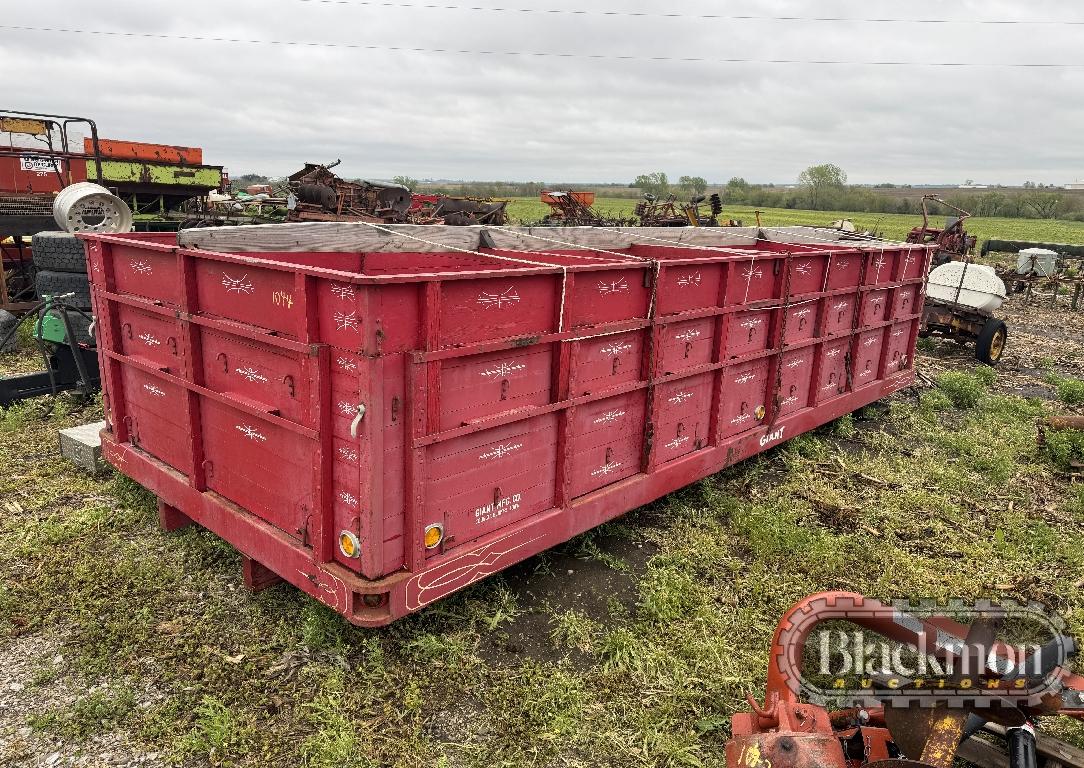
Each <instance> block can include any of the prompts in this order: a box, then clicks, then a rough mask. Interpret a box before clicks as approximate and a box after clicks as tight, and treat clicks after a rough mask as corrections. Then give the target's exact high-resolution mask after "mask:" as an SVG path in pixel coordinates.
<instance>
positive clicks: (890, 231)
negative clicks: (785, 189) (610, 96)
mask: <svg viewBox="0 0 1084 768" xmlns="http://www.w3.org/2000/svg"><path fill="white" fill-rule="evenodd" d="M635 207H636V201H635V200H622V199H618V198H608V199H606V198H603V199H599V200H598V201H597V203H596V205H595V208H596V209H597V210H598V211H600V212H601V213H603V214H605V215H607V216H622V217H631V216H632V215H633V209H634V208H635ZM508 212H509V215H510V216H511V217H512V218H513V219H514V220H515V221H517V222H522V221H538V220H539V219H541V218H542V217H543V216H545V215H546V214H547V213H548V212H549V207H548V206H547V205H545V204H544V203H542V202H540V201H538V200H535V199H532V198H517V199H515V200H513V201H512V204H511V205H510V206H509V207H508ZM723 216H724V217H725V218H730V219H737V220H739V221H741V222H742V223H744V224H746V225H748V226H752V225H753V224H755V223H756V210H755V209H753V208H736V207H731V206H726V207H724V209H723ZM760 218H761V222H762V223H763V225H764V226H766V227H781V226H787V225H791V224H801V225H806V226H810V225H812V226H826V225H829V224H831V223H832V222H833V221H836V220H838V219H850V220H851V221H853V222H854V223H855V225H856V226H857V227H858V228H859V229H860V230H870V231H873V232H878V233H880V234H882V235H884V236H885V237H888V238H891V239H893V240H902V239H904V238H905V237H906V236H907V233H908V232H910V231H911V229H912V228H914V227H916V226H918V225H919V224H921V223H922V217H921V216H911V215H904V214H895V213H852V212H847V211H800V210H787V209H785V208H765V209H762V210H761V217H760ZM942 221H943V217H941V216H938V217H935V218H933V219H932V223H933V224H934V225H937V224H938V223H939V222H942ZM967 229H968V232H970V233H971V234H973V235H975V236H977V237H978V238H979V244H980V246H981V244H982V242H983V241H985V240H990V239H998V240H1034V241H1041V242H1053V243H1069V244H1072V245H1081V244H1084V222H1080V221H1049V220H1043V219H984V218H978V217H976V218H973V219H970V220H968V223H967Z"/></svg>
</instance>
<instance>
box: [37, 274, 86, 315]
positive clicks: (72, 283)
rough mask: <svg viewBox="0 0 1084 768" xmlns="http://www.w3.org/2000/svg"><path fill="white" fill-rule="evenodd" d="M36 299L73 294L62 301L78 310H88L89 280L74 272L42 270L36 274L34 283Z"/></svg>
mask: <svg viewBox="0 0 1084 768" xmlns="http://www.w3.org/2000/svg"><path fill="white" fill-rule="evenodd" d="M36 287H37V290H38V297H39V298H43V297H45V296H46V295H48V296H64V295H66V294H69V293H71V294H75V295H74V296H71V297H69V298H66V299H63V301H64V302H65V303H66V304H70V305H71V306H73V307H78V308H79V309H90V280H89V279H88V278H87V276H86V275H81V274H78V273H76V272H52V271H49V270H44V271H41V272H38V278H37V282H36Z"/></svg>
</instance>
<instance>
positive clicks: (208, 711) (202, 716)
mask: <svg viewBox="0 0 1084 768" xmlns="http://www.w3.org/2000/svg"><path fill="white" fill-rule="evenodd" d="M252 737H253V724H252V723H249V722H246V721H245V719H244V718H243V717H241V716H239V715H238V714H237V713H236V712H235V711H234V710H233V709H231V708H230V707H229V706H227V705H226V704H225V703H224V702H223V701H222V700H221V699H219V698H216V697H214V696H205V697H204V698H203V700H202V701H201V702H200V703H199V705H198V706H197V707H196V710H195V724H194V725H193V727H192V729H191V730H190V731H189V732H188V733H187V734H185V735H184V737H183V738H181V740H180V741H179V743H178V748H179V751H180V752H181V754H183V755H186V756H193V757H195V756H199V757H205V758H207V759H208V760H210V762H211V764H212V765H214V764H218V763H221V761H222V760H223V758H225V757H233V758H236V757H239V756H242V755H244V754H247V752H248V750H249V746H250V742H251V739H252Z"/></svg>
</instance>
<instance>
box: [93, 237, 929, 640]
mask: <svg viewBox="0 0 1084 768" xmlns="http://www.w3.org/2000/svg"><path fill="white" fill-rule="evenodd" d="M299 226H303V227H313V226H316V227H325V226H330V227H337V229H336V230H335V231H336V232H343V231H349V230H343V229H342V227H343V225H299ZM349 226H354V227H357V228H358V229H357V230H356V231H358V232H368V234H371V233H372V230H371V229H369V228H368V227H367V225H363V224H358V225H349ZM246 229H247V228H246ZM373 229H375V230H378V231H379V232H380V233H382V234H381V237H382V238H384V240H385V241H387V242H384V243H383V245H382V246H381V248H380V249H379V250H377V249H376V248H373V249H372V250H363V249H359V250H356V251H354V250H351V249H350V247H349V246H347V247H342V248H338V247H337V248H335V249H334V250H335V251H337V252H330V251H331V250H332V249H330V248H327V249H326V250H323V249H325V248H326V246H323V245H321V246H319V247H316V246H315V243H316V242H317V240H316V239H315V238H314V239H313V241H312V243H313V247H311V249H310V247H309V246H308V245H307V244H306V243H308V241H307V240H301V239H297V240H295V241H293V242H294V245H292V246H291V245H288V246H286V247H288V248H291V250H277V249H276V250H271V248H270V247H268V250H267V251H260V250H258V249H259V248H260V247H261V246H259V245H256V246H251V245H249V246H246V247H244V248H243V250H248V251H252V250H254V248H255V249H256V252H248V253H224V252H216V251H215V250H209V249H208V248H209V246H207V245H203V246H202V248H201V249H187V248H181V247H178V246H176V245H175V244H173V243H171V242H165V241H163V239H162V237H161V236H157V237H154V238H150V237H146V236H141V235H125V236H88V237H86V238H85V239H86V240H87V241H88V242H87V244H88V252H89V258H90V265H91V270H90V273H91V278H92V281H93V286H94V301H95V309H96V314H97V318H98V324H97V328H98V334H99V350H100V355H101V363H102V372H103V388H104V391H105V403H106V408H107V419H108V428H107V430H106V431H105V432H103V448H104V453H105V456H106V458H107V460H108V461H109V462H111V463H112V464H113V465H114V466H116V467H117V468H118V469H119V470H120V471H121V472H123V473H125V474H127V475H129V476H130V477H132V478H134V479H135V480H136V481H138V482H139V483H141V484H143V485H144V486H146V487H147V488H149V489H151V490H152V491H153V492H154V493H156V494H157V495H158V496H159V498H160V499H161V500H162V510H163V522H164V524H166V525H167V527H176V526H178V525H181V524H186V523H188V522H189V521H194V522H196V523H198V524H200V525H203V526H205V527H206V528H209V529H210V530H212V531H214V532H215V533H216V534H218V535H219V536H221V537H222V538H224V539H225V540H227V541H229V542H230V543H231V544H232V545H233V546H235V547H236V548H237V549H238V550H239V551H240V552H241V554H242V555H243V556H244V557H245V558H246V560H245V563H246V575H247V576H249V577H250V581H251V580H253V579H257V577H258V576H259V575H260V574H263V575H265V576H266V575H268V570H269V571H270V572H273V573H274V574H277V575H278V576H280V577H282V578H283V579H286V580H287V581H289V582H291V583H293V584H295V585H296V586H298V587H299V588H301V589H303V590H305V591H306V592H308V593H309V594H310V595H312V596H313V597H315V598H317V599H318V600H321V601H322V602H324V603H326V604H327V605H329V606H331V607H332V608H334V609H335V610H337V611H339V612H340V613H342V614H343V615H344V616H345V617H347V618H348V619H349V620H350V621H352V622H354V623H355V624H359V625H372V626H376V625H382V624H387V623H389V622H391V621H393V620H395V619H397V618H399V617H402V616H404V615H406V614H408V613H410V612H413V611H416V610H419V609H421V608H423V607H425V606H427V605H429V604H431V603H433V602H434V601H436V600H439V599H440V598H442V597H445V596H447V595H448V594H450V593H452V592H454V591H456V590H459V589H462V588H463V587H466V586H468V585H470V584H472V583H474V582H477V581H479V580H480V579H483V578H485V577H487V576H489V575H491V574H494V573H496V572H498V571H500V570H501V569H503V568H506V567H508V566H510V565H512V564H514V563H516V562H519V561H521V560H523V559H525V558H527V557H530V556H532V555H534V554H536V553H538V552H541V551H543V550H545V549H547V548H549V547H551V546H554V545H555V544H558V543H560V542H563V541H565V540H567V539H569V538H570V537H572V536H575V535H577V534H579V533H581V532H583V531H586V530H589V529H590V528H592V527H594V526H597V525H599V524H601V523H603V522H605V521H607V520H610V519H613V518H614V517H617V516H619V515H622V514H624V513H626V512H628V511H629V510H631V509H634V508H635V507H637V506H639V505H642V504H645V503H647V502H650V501H652V500H653V499H656V498H659V497H660V496H663V495H665V494H667V493H669V492H671V491H674V490H676V489H678V488H681V487H682V486H684V485H687V484H689V483H692V482H694V481H696V480H698V479H700V478H703V477H705V476H707V475H710V474H712V473H714V472H717V471H719V470H720V469H722V468H724V467H726V466H729V465H731V464H734V463H736V462H738V461H741V460H742V459H745V458H747V457H749V456H752V455H754V454H756V453H758V452H761V451H763V450H765V449H767V448H770V447H772V446H775V445H777V444H779V443H780V442H782V441H784V440H786V439H788V438H791V437H793V436H795V435H797V434H799V433H801V432H804V431H807V430H809V429H812V428H814V427H817V426H819V425H821V424H824V423H826V422H828V421H831V420H833V419H835V418H838V417H839V416H842V415H844V414H846V413H849V412H851V411H853V410H856V409H857V408H860V407H862V406H864V405H866V404H868V403H871V402H874V401H876V400H878V399H880V398H883V397H885V396H886V395H888V394H891V393H892V392H895V391H897V390H899V389H901V388H903V387H906V386H909V385H910V384H911V383H912V380H913V375H914V374H913V370H912V362H913V351H914V345H915V341H916V337H917V332H918V326H919V318H920V316H921V312H922V304H923V298H924V279H925V276H926V274H927V270H928V262H929V258H930V252H931V249H930V248H928V247H924V246H908V245H902V244H888V243H875V244H854V243H824V244H821V243H816V242H811V241H815V240H817V239H819V238H821V237H825V235H823V234H818V233H813V232H807V233H804V234H802V233H801V232H799V231H795V232H793V233H790V234H786V235H780V237H784V236H786V237H789V238H790V239H792V240H795V241H796V242H795V243H793V244H791V243H785V242H775V241H769V240H765V239H757V236H756V234H755V230H741V231H742V232H753V233H754V234H747V235H745V236H744V237H745V238H746V241H745V242H744V243H743V244H741V245H734V244H733V242H734V238H735V237H739V242H742V241H741V240H740V237H741V235H735V234H732V233H731V234H726V235H723V234H722V233H723V232H724V230H720V234H719V235H718V240H719V242H720V245H718V246H713V245H710V244H708V245H705V244H704V243H710V242H711V241H712V240H711V237H712V236H711V235H710V234H704V233H701V234H700V235H699V237H700V244H698V245H678V244H672V243H671V241H669V240H667V239H665V238H673V237H675V235H674V234H673V232H674V231H673V230H665V231H663V232H669V233H670V234H663V235H658V234H657V233H658V232H660V231H659V230H652V231H651V233H650V234H649V233H647V232H643V231H640V230H623V231H622V235H621V237H620V238H618V239H619V240H620V239H622V238H623V239H624V240H626V241H627V245H626V247H622V248H614V247H612V243H613V241H614V235H613V234H612V232H611V233H609V235H607V234H605V233H603V232H600V233H599V234H598V235H597V236H596V235H591V234H590V233H591V232H592V231H591V230H588V231H586V232H585V231H584V230H576V231H575V237H576V238H577V242H576V243H574V244H573V243H571V241H566V240H565V238H571V237H572V234H571V233H570V232H569V231H568V230H549V231H545V232H548V234H543V235H538V234H531V233H530V232H528V231H513V230H509V229H504V228H478V227H475V228H454V229H455V230H457V231H456V232H455V233H454V234H453V233H451V232H449V231H448V230H451V229H453V228H447V229H446V228H442V227H427V228H409V227H407V228H386V227H375V228H373ZM257 230H260V231H261V232H260V233H257ZM393 230H394V231H393ZM262 231H269V230H266V228H262V227H261V228H251V230H249V232H242V231H240V230H233V231H232V232H228V233H223V234H222V235H221V237H224V238H226V241H228V242H233V243H234V246H233V249H234V250H239V249H241V248H239V247H238V246H237V243H238V242H240V240H238V238H241V239H242V240H243V239H244V238H246V237H251V238H252V239H253V241H255V240H257V239H259V237H263V234H262ZM277 231H278V232H286V231H288V230H285V229H280V230H277ZM296 231H298V232H306V233H307V232H320V231H324V230H313V229H304V230H296ZM726 232H729V231H726ZM383 233H391V234H383ZM409 233H413V234H409ZM214 236H219V235H210V236H208V237H214ZM465 237H474V238H476V240H477V243H476V244H474V245H472V246H467V247H463V246H462V245H454V246H453V245H449V246H447V247H446V248H444V247H442V246H441V243H443V242H452V241H453V240H454V242H456V243H462V242H463V238H465ZM540 237H544V238H547V239H545V240H540V239H539V238H540ZM592 237H597V238H599V239H600V242H601V241H602V240H605V241H606V242H607V243H610V244H611V245H610V247H606V248H603V247H601V246H599V247H592V246H591V245H590V242H591V238H592ZM705 238H707V239H706V240H705ZM279 239H280V240H281V239H282V238H281V237H280V238H279ZM370 239H371V238H370ZM555 240H556V241H559V242H554V241H555ZM298 242H300V243H302V244H301V245H297V243H298ZM802 242H804V243H805V244H801V243H802ZM583 243H587V246H586V247H584V245H583ZM727 243H730V244H729V245H728V244H727ZM577 246H578V247H577ZM359 248H361V246H359ZM423 251H424V252H423ZM438 539H439V540H438ZM427 543H428V544H429V545H430V546H427ZM265 569H268V570H265Z"/></svg>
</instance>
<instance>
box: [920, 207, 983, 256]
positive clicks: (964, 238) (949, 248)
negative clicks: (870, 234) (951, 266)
mask: <svg viewBox="0 0 1084 768" xmlns="http://www.w3.org/2000/svg"><path fill="white" fill-rule="evenodd" d="M930 203H937V204H939V205H943V206H945V207H946V208H949V209H951V210H953V211H955V212H956V213H957V214H959V215H958V216H954V217H950V218H949V219H948V221H946V222H945V226H944V227H940V228H938V227H933V226H930ZM969 218H971V214H970V213H968V212H967V211H965V210H964V209H963V208H957V207H956V206H955V205H952V204H951V203H947V202H945V201H944V200H942V199H941V198H940V197H938V196H937V195H924V196H923V197H922V226H921V227H915V228H914V229H913V230H911V233H910V234H909V235H908V236H907V242H909V243H917V244H921V245H935V246H937V255H936V256H935V257H934V266H940V265H942V264H947V263H948V262H950V261H969V260H970V259H971V256H972V254H973V253H974V251H975V245H976V243H977V242H978V240H977V238H975V237H974V236H972V235H969V234H967V230H966V228H965V226H964V223H965V222H966V221H967V220H968V219H969Z"/></svg>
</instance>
